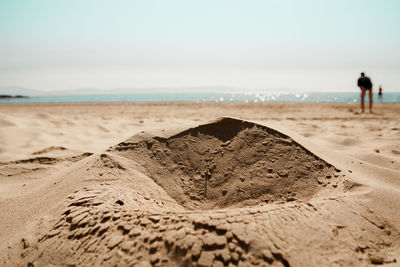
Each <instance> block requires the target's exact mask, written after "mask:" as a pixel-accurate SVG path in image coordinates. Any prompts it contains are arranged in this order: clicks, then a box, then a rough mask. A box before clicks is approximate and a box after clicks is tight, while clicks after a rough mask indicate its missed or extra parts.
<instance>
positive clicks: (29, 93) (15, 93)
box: [0, 87, 44, 96]
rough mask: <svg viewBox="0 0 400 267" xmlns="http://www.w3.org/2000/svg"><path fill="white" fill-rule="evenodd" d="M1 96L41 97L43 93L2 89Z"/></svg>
mask: <svg viewBox="0 0 400 267" xmlns="http://www.w3.org/2000/svg"><path fill="white" fill-rule="evenodd" d="M0 95H21V96H40V95H44V94H43V92H42V91H39V90H33V89H27V88H22V87H8V88H0Z"/></svg>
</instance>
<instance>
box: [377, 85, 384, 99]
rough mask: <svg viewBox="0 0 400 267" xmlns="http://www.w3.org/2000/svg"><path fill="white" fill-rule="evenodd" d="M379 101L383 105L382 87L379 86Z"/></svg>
mask: <svg viewBox="0 0 400 267" xmlns="http://www.w3.org/2000/svg"><path fill="white" fill-rule="evenodd" d="M378 100H379V101H381V103H383V95H382V85H379V91H378Z"/></svg>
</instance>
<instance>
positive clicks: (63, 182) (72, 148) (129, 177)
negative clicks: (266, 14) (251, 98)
mask: <svg viewBox="0 0 400 267" xmlns="http://www.w3.org/2000/svg"><path fill="white" fill-rule="evenodd" d="M374 109H375V113H374V114H357V112H356V111H358V105H352V104H283V103H269V104H249V103H242V104H229V103H224V104H194V103H193V104H192V103H188V104H54V105H53V104H47V105H0V251H1V252H0V260H1V261H0V265H4V266H14V265H30V266H32V264H33V265H34V266H47V265H81V266H86V265H95V266H97V265H105V266H110V265H113V266H116V265H118V266H124V265H131V266H136V265H137V266H151V265H155V266H177V265H182V266H234V265H240V266H252V265H258V266H264V265H273V266H282V265H283V266H349V265H353V266H364V265H371V264H386V265H389V266H398V264H399V261H400V257H399V255H400V235H399V233H400V232H399V231H400V216H399V214H400V105H399V104H385V105H375V107H374ZM219 117H225V118H223V119H219V120H217V118H219Z"/></svg>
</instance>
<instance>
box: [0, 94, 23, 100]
mask: <svg viewBox="0 0 400 267" xmlns="http://www.w3.org/2000/svg"><path fill="white" fill-rule="evenodd" d="M9 98H28V96H24V95H0V99H9Z"/></svg>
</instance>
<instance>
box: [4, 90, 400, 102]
mask: <svg viewBox="0 0 400 267" xmlns="http://www.w3.org/2000/svg"><path fill="white" fill-rule="evenodd" d="M377 97H378V94H374V102H377V101H378V99H377ZM105 102H196V103H201V102H253V103H254V102H304V103H359V102H360V94H359V93H151V94H104V95H68V96H32V97H28V98H9V99H0V104H2V103H4V104H5V103H7V104H10V103H15V104H36V103H105ZM366 102H368V97H367V96H366ZM383 102H384V103H400V92H399V93H385V94H384V95H383Z"/></svg>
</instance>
